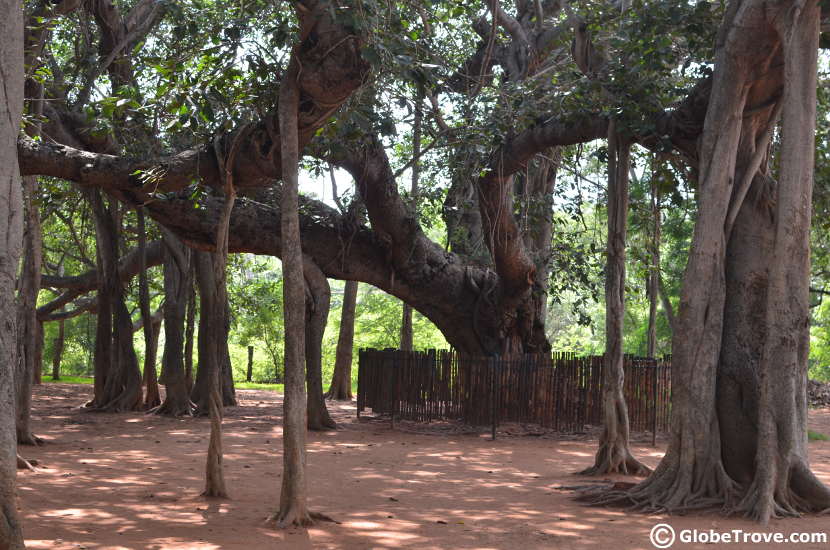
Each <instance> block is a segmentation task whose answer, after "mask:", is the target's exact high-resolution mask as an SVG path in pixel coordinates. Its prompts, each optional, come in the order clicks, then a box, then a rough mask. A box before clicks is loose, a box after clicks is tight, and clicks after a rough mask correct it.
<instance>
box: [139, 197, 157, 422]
mask: <svg viewBox="0 0 830 550" xmlns="http://www.w3.org/2000/svg"><path fill="white" fill-rule="evenodd" d="M136 216H137V217H138V248H139V254H140V256H141V260H140V262H139V271H138V294H139V297H138V302H139V307H140V308H141V320H142V321H143V323H142V324H143V329H144V375H143V379H142V383H143V385H144V387H145V388H146V390H145V394H144V408H145V409H146V410H150V409H154V408H156V407H158V406H159V405H160V404H161V396H160V395H159V385H158V379H157V378H156V355H157V352H158V329H159V328H160V326H159V325H158V324H157V323H155V322H153V321H152V317H153V314H152V312H151V311H150V286H149V283H148V281H147V227H146V224H145V222H144V209H143V207H139V208H137V209H136Z"/></svg>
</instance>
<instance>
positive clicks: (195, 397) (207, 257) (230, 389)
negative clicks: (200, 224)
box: [190, 251, 236, 415]
mask: <svg viewBox="0 0 830 550" xmlns="http://www.w3.org/2000/svg"><path fill="white" fill-rule="evenodd" d="M194 254H195V264H196V272H197V276H196V280H197V283H198V287H199V337H198V338H197V340H198V353H199V368H198V369H197V370H196V381H195V383H194V384H193V390H192V391H191V392H190V400H191V401H193V403H194V404H195V405H196V412H197V414H200V415H202V414H205V415H206V414H208V413H209V412H210V402H209V399H210V392H209V390H208V386H209V385H210V374H209V373H210V370H209V369H203V368H202V366H203V365H205V364H207V363H208V362H209V361H212V360H214V356H215V360H216V361H217V363H218V365H219V371H218V372H219V382H220V391H221V394H222V404H223V406H225V407H235V406H236V390H235V389H234V385H233V371H232V370H231V355H230V351H228V333H229V332H230V305H229V304H228V292H227V286H226V288H225V290H224V291H223V292H220V293H219V294H218V295H217V298H216V299H218V300H222V303H221V304H215V307H214V304H211V305H210V307H211V308H212V309H211V310H210V311H207V310H206V309H205V303H204V299H205V295H206V294H209V293H211V292H214V290H213V289H212V285H213V284H214V283H213V281H212V280H211V279H207V278H204V277H202V276H201V275H199V274H198V272H199V270H200V269H201V270H204V269H207V267H206V266H209V265H212V264H211V262H214V261H216V259H215V258H213V256H215V254H216V253H215V252H202V251H196V252H195V253H194ZM205 284H208V286H204V285H205ZM219 284H223V285H227V279H225V278H223V279H222V280H221V281H219ZM208 299H210V298H208ZM214 324H215V326H219V327H223V328H222V330H221V331H220V332H214V331H213V325H214ZM209 334H212V335H213V337H215V338H218V340H217V341H216V342H211V343H210V348H208V347H206V346H207V342H206V341H205V339H206V338H208V335H209ZM214 348H215V351H211V350H213V349H214Z"/></svg>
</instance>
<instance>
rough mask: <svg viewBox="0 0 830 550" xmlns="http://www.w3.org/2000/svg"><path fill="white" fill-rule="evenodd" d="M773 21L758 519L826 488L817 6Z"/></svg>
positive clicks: (795, 508)
mask: <svg viewBox="0 0 830 550" xmlns="http://www.w3.org/2000/svg"><path fill="white" fill-rule="evenodd" d="M775 23H776V30H777V31H778V33H779V35H780V36H782V37H783V39H782V42H783V57H784V83H785V84H784V96H783V98H782V99H781V100H780V101H782V102H783V109H782V124H781V150H780V161H779V174H780V176H779V183H778V188H777V193H776V196H775V203H774V204H775V234H774V239H773V241H772V242H773V246H772V256H771V257H772V258H778V259H779V261H772V262H770V264H769V279H768V282H767V292H766V303H765V306H766V317H765V329H766V336H767V337H766V338H765V340H764V345H763V348H762V352H761V357H760V362H759V375H760V376H759V383H758V386H759V387H758V390H759V392H758V429H757V443H756V445H757V452H756V455H755V461H754V464H755V472H754V474H755V475H754V477H753V479H752V483H751V485H750V486H749V490H748V491H747V493H746V495H745V496H744V498H743V500H742V502H741V503H740V504H739V505H738V509H739V510H742V511H744V512H745V513H746V514H747V515H749V516H751V517H753V518H755V519H757V520H759V521H761V522H762V523H766V522H767V521H769V519H770V518H771V517H780V516H798V515H799V514H800V513H801V512H816V511H822V510H825V509H830V489H828V487H826V486H825V485H823V484H822V483H821V482H820V481H819V480H818V479H817V478H816V476H815V475H814V474H813V473H812V471H811V470H810V464H809V460H808V458H807V431H806V430H807V402H806V383H807V366H808V362H807V360H808V353H809V341H810V328H809V327H810V306H809V303H810V301H809V288H810V286H809V280H810V217H811V213H812V203H811V201H812V191H813V166H814V150H815V123H816V72H817V51H818V38H819V7H818V3H817V2H807V3H806V4H804V5H803V7H801V9H797V8H796V7H793V9H791V10H790V11H789V12H786V13H785V16H784V17H781V18H779V19H776V20H775Z"/></svg>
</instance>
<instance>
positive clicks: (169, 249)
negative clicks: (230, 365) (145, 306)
mask: <svg viewBox="0 0 830 550" xmlns="http://www.w3.org/2000/svg"><path fill="white" fill-rule="evenodd" d="M163 235H164V236H163V240H164V354H163V356H162V359H161V376H160V377H159V382H161V383H162V384H164V387H165V397H164V403H162V404H161V406H160V407H159V408H158V409H157V410H156V412H157V413H158V414H165V415H169V416H182V415H188V416H189V415H192V414H193V412H194V406H193V403H191V401H190V388H188V386H187V373H186V371H185V354H186V351H185V350H186V346H185V316H186V314H187V309H188V302H189V300H190V296H191V293H192V292H193V265H192V264H193V261H192V252H191V250H190V248H188V247H187V246H185V245H184V244H183V243H182V242H181V241H180V240H179V239H178V237H176V236H175V235H173V234H172V233H170V232H169V231H166V230H163ZM191 345H192V344H191ZM192 349H193V348H192V347H191V353H192Z"/></svg>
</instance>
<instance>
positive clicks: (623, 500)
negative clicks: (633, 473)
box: [578, 464, 741, 513]
mask: <svg viewBox="0 0 830 550" xmlns="http://www.w3.org/2000/svg"><path fill="white" fill-rule="evenodd" d="M696 471H700V472H702V474H701V475H700V476H699V477H697V478H695V479H693V478H692V476H691V475H690V474H689V472H688V471H687V470H686V469H684V468H680V467H679V466H678V465H677V464H674V465H672V466H666V465H661V467H660V468H658V469H657V470H656V471H655V472H654V473H653V474H652V475H651V476H650V477H649V478H648V479H646V480H644V481H643V482H642V483H639V484H638V485H635V486H633V487H630V488H625V487H624V486H622V484H614V485H611V486H605V487H599V488H595V489H593V490H591V491H585V492H583V493H582V494H581V495H580V496H579V497H578V500H581V501H586V502H588V503H589V504H591V505H593V506H622V507H625V508H628V509H629V510H633V511H640V512H645V513H683V512H689V511H693V510H705V509H711V508H717V507H721V508H723V509H725V510H728V509H729V507H730V505H731V504H732V503H734V502H735V501H736V499H737V497H738V495H740V494H741V491H740V487H739V486H738V485H737V484H736V483H735V482H734V481H732V479H731V478H729V476H728V475H727V474H726V471H725V470H724V469H723V467H722V466H721V465H720V464H718V465H717V466H712V467H710V468H704V469H700V470H696ZM621 489H622V490H621Z"/></svg>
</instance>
